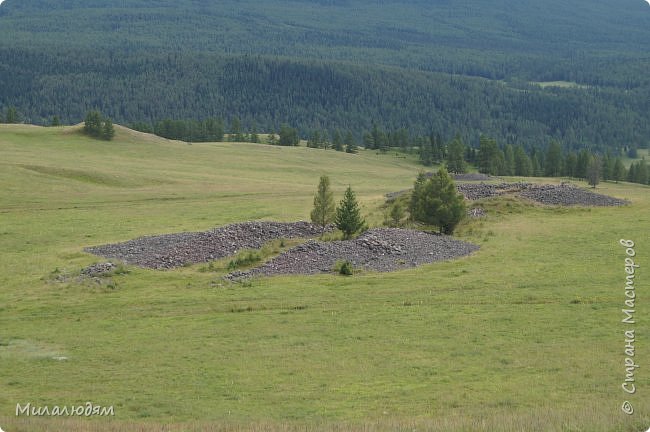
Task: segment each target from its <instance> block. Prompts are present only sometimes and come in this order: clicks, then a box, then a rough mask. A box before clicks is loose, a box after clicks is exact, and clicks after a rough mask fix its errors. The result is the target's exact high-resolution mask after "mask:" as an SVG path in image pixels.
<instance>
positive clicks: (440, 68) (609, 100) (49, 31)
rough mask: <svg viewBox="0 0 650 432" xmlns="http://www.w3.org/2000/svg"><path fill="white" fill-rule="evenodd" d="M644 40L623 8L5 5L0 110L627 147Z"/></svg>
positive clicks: (638, 121)
mask: <svg viewBox="0 0 650 432" xmlns="http://www.w3.org/2000/svg"><path fill="white" fill-rule="evenodd" d="M647 40H650V7H648V5H647V4H646V3H645V2H643V1H641V0H638V1H636V0H635V1H628V0H625V1H621V2H616V3H615V4H614V3H611V2H607V1H604V0H596V1H586V0H578V1H573V2H561V1H555V0H552V1H547V2H533V1H529V0H525V1H511V0H490V1H484V2H470V1H466V0H462V1H460V0H459V1H454V2H451V1H448V0H439V1H426V2H425V1H419V0H412V1H404V0H402V1H382V2H377V1H366V0H329V1H327V0H301V1H286V0H269V1H253V0H244V1H230V0H227V1H220V2H211V1H198V0H181V1H175V2H172V1H168V0H157V1H144V0H122V1H100V0H87V1H74V0H70V1H54V0H6V1H5V2H4V3H2V5H1V6H0V109H2V110H3V111H4V110H5V109H6V108H7V107H9V106H15V107H16V108H17V109H18V112H19V114H20V115H21V116H22V119H23V120H25V121H29V122H34V123H48V122H49V121H50V119H51V118H52V117H53V116H55V115H57V116H59V117H60V119H61V120H62V121H63V122H67V123H71V122H78V121H80V120H81V119H82V118H83V115H84V113H85V112H86V111H87V110H88V109H91V108H97V109H100V110H101V111H102V112H104V113H105V114H107V115H109V116H111V117H112V118H113V119H114V120H116V121H118V122H125V123H130V122H135V121H144V122H152V123H153V122H156V121H159V120H162V119H164V118H177V119H181V118H183V119H202V118H208V117H221V118H223V119H224V120H225V121H226V123H228V122H229V121H230V120H232V119H233V118H235V117H239V118H241V119H242V123H243V126H244V128H247V127H251V126H252V125H253V123H255V124H256V125H257V128H258V129H260V130H270V129H274V130H275V129H277V128H278V127H279V125H280V124H281V123H288V124H290V125H292V126H295V127H297V128H298V129H299V130H300V131H301V133H302V134H303V135H304V134H307V132H308V131H310V130H312V129H315V128H323V129H334V128H341V129H345V130H347V129H351V130H354V131H357V133H358V134H359V136H360V135H361V133H362V131H363V130H368V129H370V128H371V127H372V124H373V123H378V124H380V125H382V126H383V127H385V128H387V129H396V128H400V127H407V128H408V129H409V130H412V131H414V132H416V133H428V132H430V131H435V132H436V133H439V134H441V135H442V136H443V137H445V138H450V137H452V136H454V135H455V134H456V133H461V134H462V135H464V136H465V137H466V138H467V139H468V140H469V142H477V140H478V136H479V135H480V134H481V133H484V134H488V135H490V136H494V137H496V138H497V139H498V140H499V141H500V142H504V143H505V142H509V143H522V144H524V145H526V146H544V145H545V143H547V142H548V141H550V140H551V139H558V140H560V141H562V143H563V144H564V145H565V146H566V147H567V148H578V147H585V146H586V147H591V148H594V149H599V148H600V149H604V148H605V147H608V148H623V147H627V146H633V147H645V146H647V144H648V139H649V138H648V137H649V136H650V133H649V132H650V126H648V125H650V115H649V114H648V113H650V102H649V101H650V77H649V76H648V74H647V70H649V69H650V55H649V54H648V52H647V48H646V43H647ZM549 81H563V83H560V84H561V85H563V86H565V87H555V86H551V87H545V86H544V87H543V86H538V85H535V84H532V83H536V82H549ZM564 82H566V83H564ZM571 83H573V84H571Z"/></svg>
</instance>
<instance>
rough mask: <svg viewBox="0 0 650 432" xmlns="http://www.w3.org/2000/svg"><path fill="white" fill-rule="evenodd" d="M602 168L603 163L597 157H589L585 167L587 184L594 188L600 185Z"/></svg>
mask: <svg viewBox="0 0 650 432" xmlns="http://www.w3.org/2000/svg"><path fill="white" fill-rule="evenodd" d="M602 166H603V163H602V162H601V160H600V158H599V157H598V156H591V158H590V159H589V164H588V165H587V182H589V185H590V186H592V187H594V188H595V187H596V186H597V185H598V183H600V177H601V174H602V172H601V171H602Z"/></svg>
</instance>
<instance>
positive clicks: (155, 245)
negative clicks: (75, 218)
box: [85, 222, 333, 269]
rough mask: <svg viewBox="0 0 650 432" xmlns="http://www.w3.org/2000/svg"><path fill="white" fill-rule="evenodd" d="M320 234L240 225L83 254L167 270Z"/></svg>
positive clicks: (294, 226)
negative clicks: (287, 239)
mask: <svg viewBox="0 0 650 432" xmlns="http://www.w3.org/2000/svg"><path fill="white" fill-rule="evenodd" d="M332 229H333V228H332V227H329V228H328V229H327V230H326V231H332ZM320 234H321V227H319V226H317V225H314V224H311V223H308V222H293V223H284V222H244V223H237V224H232V225H227V226H224V227H220V228H215V229H213V230H210V231H204V232H189V233H179V234H166V235H160V236H151V237H141V238H138V239H135V240H130V241H127V242H124V243H117V244H109V245H104V246H95V247H89V248H86V249H85V251H86V252H90V253H92V254H95V255H99V256H102V257H105V258H110V259H118V260H122V261H124V262H125V263H127V264H134V265H138V266H141V267H147V268H152V269H171V268H175V267H181V266H183V265H186V264H196V263H200V262H207V261H212V260H216V259H220V258H224V257H227V256H230V255H234V254H236V253H237V252H238V251H240V250H242V249H259V248H261V247H262V246H263V245H264V243H266V242H268V241H271V240H275V239H279V238H312V237H316V236H319V235H320Z"/></svg>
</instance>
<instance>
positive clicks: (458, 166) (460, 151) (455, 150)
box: [447, 135, 467, 174]
mask: <svg viewBox="0 0 650 432" xmlns="http://www.w3.org/2000/svg"><path fill="white" fill-rule="evenodd" d="M466 165H467V164H466V163H465V144H463V141H462V140H461V138H460V135H456V138H454V140H453V141H452V142H451V144H449V151H448V152H447V169H448V170H449V172H453V173H456V174H462V173H464V172H465V171H466Z"/></svg>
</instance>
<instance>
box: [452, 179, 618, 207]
mask: <svg viewBox="0 0 650 432" xmlns="http://www.w3.org/2000/svg"><path fill="white" fill-rule="evenodd" d="M456 189H458V191H459V192H460V193H461V194H463V196H464V197H465V198H466V199H468V200H478V199H482V198H490V197H495V196H500V195H504V194H513V193H514V194H516V195H519V196H521V197H523V198H527V199H529V200H532V201H536V202H538V203H541V204H547V205H562V206H574V205H581V206H595V207H605V206H621V205H626V204H628V202H627V201H624V200H620V199H618V198H612V197H610V196H607V195H602V194H599V193H595V192H591V191H588V190H585V189H582V188H579V187H576V186H573V185H571V184H566V183H562V184H560V185H538V184H532V183H498V184H491V183H478V184H471V183H463V184H458V185H456Z"/></svg>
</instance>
